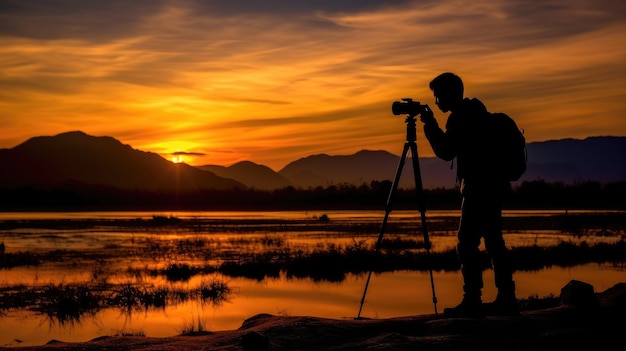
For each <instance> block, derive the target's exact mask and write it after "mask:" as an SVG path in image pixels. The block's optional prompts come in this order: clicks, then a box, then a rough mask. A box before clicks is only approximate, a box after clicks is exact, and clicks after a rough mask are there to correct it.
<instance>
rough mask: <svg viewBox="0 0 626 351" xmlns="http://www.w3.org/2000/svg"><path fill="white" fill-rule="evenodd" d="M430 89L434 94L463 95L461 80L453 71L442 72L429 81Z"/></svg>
mask: <svg viewBox="0 0 626 351" xmlns="http://www.w3.org/2000/svg"><path fill="white" fill-rule="evenodd" d="M430 90H432V91H433V92H435V94H442V95H447V96H450V95H452V96H461V97H463V81H462V80H461V77H459V76H457V75H456V74H454V73H450V72H446V73H442V74H440V75H438V76H437V77H435V79H433V80H432V81H431V82H430Z"/></svg>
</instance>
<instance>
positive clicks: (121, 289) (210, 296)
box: [0, 280, 232, 326]
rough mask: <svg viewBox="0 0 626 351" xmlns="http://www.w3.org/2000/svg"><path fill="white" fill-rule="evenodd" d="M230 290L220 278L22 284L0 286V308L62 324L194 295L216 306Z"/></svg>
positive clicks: (153, 307) (153, 306)
mask: <svg viewBox="0 0 626 351" xmlns="http://www.w3.org/2000/svg"><path fill="white" fill-rule="evenodd" d="M231 293H232V290H231V288H230V287H228V285H227V284H226V283H225V282H223V281H219V280H211V281H204V280H203V281H202V283H201V284H200V285H199V286H198V287H195V288H190V289H180V288H179V289H175V288H167V287H162V286H159V287H151V286H140V285H137V284H132V283H123V284H120V285H111V286H108V287H107V288H106V289H102V288H101V287H96V286H93V285H91V284H80V285H77V284H75V285H71V284H65V283H59V284H47V285H44V286H34V287H29V286H25V285H21V286H14V287H11V288H3V289H2V290H0V310H4V311H7V310H12V309H13V310H16V309H26V310H31V311H34V312H37V313H39V314H42V315H45V316H47V317H48V318H49V320H50V321H53V322H55V323H58V324H59V325H61V326H63V325H66V324H76V323H80V321H81V320H82V319H84V318H85V317H87V316H93V315H95V314H96V313H97V312H99V311H100V310H102V309H105V308H117V309H119V310H120V311H121V312H122V313H124V314H127V315H130V314H132V313H134V312H140V311H148V310H157V309H160V310H163V309H165V308H166V307H167V306H171V305H178V304H182V303H184V302H186V301H189V300H191V299H198V300H201V301H203V302H204V303H211V304H213V305H216V306H217V305H220V304H222V303H223V302H224V301H227V300H228V298H229V296H230V294H231Z"/></svg>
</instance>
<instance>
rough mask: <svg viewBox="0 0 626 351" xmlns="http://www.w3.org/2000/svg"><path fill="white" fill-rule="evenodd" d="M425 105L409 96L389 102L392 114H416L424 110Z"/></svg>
mask: <svg viewBox="0 0 626 351" xmlns="http://www.w3.org/2000/svg"><path fill="white" fill-rule="evenodd" d="M425 107H426V105H422V104H420V103H419V102H417V101H413V99H411V98H404V99H402V101H394V102H393V104H391V112H393V114H394V115H410V116H417V115H419V114H420V113H422V111H424V108H425Z"/></svg>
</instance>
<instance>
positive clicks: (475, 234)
mask: <svg viewBox="0 0 626 351" xmlns="http://www.w3.org/2000/svg"><path fill="white" fill-rule="evenodd" d="M480 217H481V216H480V206H479V203H477V202H474V201H472V200H471V199H470V200H468V199H467V198H463V203H462V205H461V221H460V224H459V231H458V239H459V243H458V245H457V255H458V258H459V262H460V263H461V273H462V275H463V301H462V302H461V304H459V305H458V306H456V307H453V308H446V309H444V314H445V315H449V316H458V317H482V316H483V312H482V288H483V276H482V265H481V263H480V250H479V248H478V247H479V245H480V232H481V228H480V227H481V218H480Z"/></svg>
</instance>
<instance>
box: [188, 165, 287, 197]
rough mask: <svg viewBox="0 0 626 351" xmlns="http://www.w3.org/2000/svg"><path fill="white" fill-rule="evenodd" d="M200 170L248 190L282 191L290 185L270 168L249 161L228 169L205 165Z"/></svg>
mask: <svg viewBox="0 0 626 351" xmlns="http://www.w3.org/2000/svg"><path fill="white" fill-rule="evenodd" d="M198 168H199V169H201V170H205V171H209V172H212V173H215V174H217V175H218V176H220V177H224V178H230V179H234V180H236V181H238V182H241V183H243V184H245V185H247V186H248V187H250V188H254V189H259V190H274V189H282V188H286V187H288V186H290V185H291V182H290V181H289V180H288V179H287V178H285V177H283V176H282V175H281V174H278V173H276V172H274V171H273V170H272V169H271V168H269V167H267V166H263V165H259V164H256V163H254V162H250V161H242V162H238V163H235V164H234V165H232V166H230V167H224V166H216V165H206V166H199V167H198Z"/></svg>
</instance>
